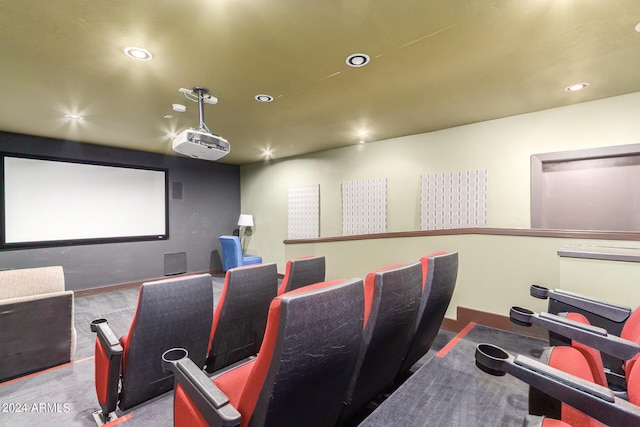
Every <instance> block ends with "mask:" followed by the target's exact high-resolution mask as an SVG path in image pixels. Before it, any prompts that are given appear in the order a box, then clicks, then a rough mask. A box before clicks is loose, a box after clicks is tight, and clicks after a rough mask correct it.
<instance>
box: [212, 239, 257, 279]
mask: <svg viewBox="0 0 640 427" xmlns="http://www.w3.org/2000/svg"><path fill="white" fill-rule="evenodd" d="M218 240H219V241H220V246H221V248H222V270H223V271H227V270H230V269H232V268H236V267H242V266H243V265H250V264H260V263H261V262H262V257H259V256H253V255H243V253H242V245H241V244H240V239H239V238H238V237H237V236H220V237H219V238H218Z"/></svg>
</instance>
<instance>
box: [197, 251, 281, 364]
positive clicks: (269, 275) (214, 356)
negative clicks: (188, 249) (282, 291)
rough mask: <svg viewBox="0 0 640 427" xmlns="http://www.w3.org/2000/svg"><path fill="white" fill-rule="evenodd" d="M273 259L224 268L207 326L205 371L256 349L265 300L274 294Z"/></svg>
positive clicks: (263, 325) (266, 308)
mask: <svg viewBox="0 0 640 427" xmlns="http://www.w3.org/2000/svg"><path fill="white" fill-rule="evenodd" d="M277 289H278V271H277V266H276V264H275V263H271V264H260V265H256V266H248V267H242V268H234V269H231V270H228V271H227V274H226V277H225V283H224V288H223V290H222V295H221V297H220V301H218V305H217V306H216V311H215V315H214V318H213V328H212V330H211V340H210V344H209V347H210V350H209V357H208V358H207V371H208V372H214V371H217V370H218V369H220V368H223V367H225V366H228V365H230V364H232V363H234V362H237V361H239V360H242V359H244V358H247V357H249V356H254V355H256V354H257V353H258V350H259V349H260V345H261V344H262V338H263V336H264V331H265V328H266V325H267V315H268V312H269V304H271V300H273V298H275V297H276V292H277Z"/></svg>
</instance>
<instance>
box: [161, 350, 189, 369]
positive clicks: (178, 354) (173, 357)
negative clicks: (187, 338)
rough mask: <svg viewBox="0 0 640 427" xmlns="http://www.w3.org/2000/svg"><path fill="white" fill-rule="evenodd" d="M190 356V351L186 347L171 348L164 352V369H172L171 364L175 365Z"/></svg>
mask: <svg viewBox="0 0 640 427" xmlns="http://www.w3.org/2000/svg"><path fill="white" fill-rule="evenodd" d="M187 357H189V352H188V351H187V349H185V348H170V349H169V350H167V351H165V352H164V353H162V370H163V371H164V372H169V371H171V370H170V369H169V366H172V365H175V364H176V363H177V362H179V361H180V360H182V359H185V358H187Z"/></svg>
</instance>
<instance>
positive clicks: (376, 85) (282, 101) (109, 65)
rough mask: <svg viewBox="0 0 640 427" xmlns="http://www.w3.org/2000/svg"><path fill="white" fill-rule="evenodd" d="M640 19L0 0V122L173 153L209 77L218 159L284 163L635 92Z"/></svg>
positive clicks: (519, 2) (325, 5)
mask: <svg viewBox="0 0 640 427" xmlns="http://www.w3.org/2000/svg"><path fill="white" fill-rule="evenodd" d="M638 23H640V1H638V0H615V1H611V0H609V1H604V0H429V1H425V0H181V1H176V0H56V1H42V0H19V1H16V0H0V39H1V40H2V42H1V43H0V58H1V59H0V130H2V131H8V132H18V133H24V134H31V135H39V136H47V137H54V138H61V139H68V140H74V141H81V142H87V143H92V144H101V145H108V146H115V147H123V148H131V149H135V150H142V151H149V152H158V153H164V154H175V153H173V152H172V150H171V137H170V136H167V134H168V133H177V132H180V131H182V130H184V129H187V128H190V127H197V126H198V123H199V121H198V106H197V103H194V102H192V101H190V100H188V99H186V98H185V96H184V95H183V94H182V93H180V92H178V89H179V88H181V87H182V88H189V89H190V88H193V87H194V86H204V87H206V88H208V89H209V91H210V92H211V94H212V95H214V96H215V97H217V98H218V100H219V102H218V104H216V105H208V104H207V105H205V108H204V112H205V122H206V124H207V125H208V127H209V128H210V129H211V130H212V132H214V133H216V134H218V135H221V136H223V137H224V138H226V139H227V140H228V141H229V142H230V144H231V153H230V154H229V155H228V156H226V157H224V158H223V159H221V160H220V161H221V162H224V163H231V164H239V165H241V164H247V163H252V162H258V161H262V160H263V159H264V156H265V150H270V152H271V156H272V158H276V159H278V158H284V157H288V156H294V155H300V154H304V153H309V152H315V151H320V150H326V149H330V148H335V147H342V146H348V145H354V144H357V143H359V141H360V139H361V137H359V136H357V135H356V132H357V131H359V130H362V129H366V130H368V135H367V136H366V137H364V138H363V139H364V140H365V141H366V142H370V141H375V140H381V139H388V138H393V137H398V136H403V135H411V134H417V133H423V132H429V131H434V130H438V129H444V128H449V127H453V126H458V125H463V124H468V123H474V122H479V121H484V120H490V119H495V118H500V117H505V116H511V115H515V114H521V113H527V112H532V111H538V110H543V109H548V108H554V107H560V106H564V105H569V104H575V103H580V102H585V101H591V100H596V99H601V98H606V97H611V96H616V95H622V94H625V93H631V92H637V91H640V32H638V31H636V26H637V25H638ZM127 46H138V47H143V48H146V49H148V50H149V51H151V52H152V53H153V55H154V58H153V59H152V60H150V61H136V60H133V59H131V58H128V57H127V56H125V55H124V54H123V49H124V48H125V47H127ZM353 53H365V54H367V55H369V56H370V57H371V62H370V63H369V64H368V65H366V66H364V67H359V68H351V67H348V66H347V64H346V63H345V59H346V58H347V56H349V55H350V54H353ZM578 82H589V83H590V84H591V85H590V86H589V87H588V88H586V89H585V90H582V91H580V92H574V93H569V92H566V91H564V88H565V87H566V86H568V85H570V84H573V83H578ZM258 94H269V95H272V96H273V97H274V100H273V102H270V103H259V102H257V101H256V100H255V99H254V97H255V96H256V95H258ZM174 103H180V104H184V105H186V106H187V111H186V112H184V113H179V112H175V111H173V110H172V104H174ZM65 114H75V115H81V116H82V117H83V118H84V119H83V120H69V119H66V118H64V115H65ZM166 115H172V116H173V117H172V118H165V116H166Z"/></svg>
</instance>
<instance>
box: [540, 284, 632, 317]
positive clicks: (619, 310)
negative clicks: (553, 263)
mask: <svg viewBox="0 0 640 427" xmlns="http://www.w3.org/2000/svg"><path fill="white" fill-rule="evenodd" d="M529 294H530V295H531V296H532V297H534V298H538V299H547V298H548V299H552V300H556V301H559V302H562V303H564V304H567V305H570V306H573V307H576V308H579V309H581V310H584V311H587V312H589V313H593V314H595V315H597V316H600V317H603V318H605V319H607V320H610V321H612V322H616V323H622V322H625V321H626V320H627V319H628V318H629V316H630V315H631V311H632V310H631V308H629V307H625V306H622V305H617V304H611V303H608V302H605V301H600V300H597V299H594V298H589V297H585V296H583V295H579V294H575V293H573V292H568V291H563V290H560V289H548V288H545V287H544V286H540V285H531V287H530V288H529Z"/></svg>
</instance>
